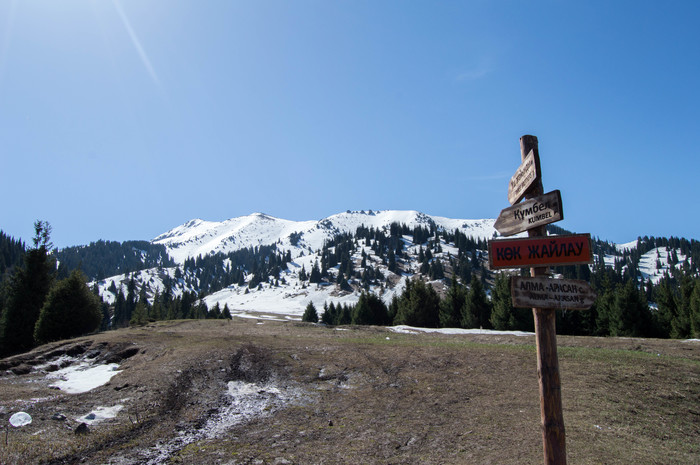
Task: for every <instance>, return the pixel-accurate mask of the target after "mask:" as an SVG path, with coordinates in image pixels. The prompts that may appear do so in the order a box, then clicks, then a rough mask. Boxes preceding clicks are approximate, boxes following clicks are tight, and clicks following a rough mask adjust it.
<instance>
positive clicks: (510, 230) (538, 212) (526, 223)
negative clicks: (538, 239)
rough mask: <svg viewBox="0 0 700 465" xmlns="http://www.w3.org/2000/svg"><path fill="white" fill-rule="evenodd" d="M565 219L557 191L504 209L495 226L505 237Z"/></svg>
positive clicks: (559, 194)
mask: <svg viewBox="0 0 700 465" xmlns="http://www.w3.org/2000/svg"><path fill="white" fill-rule="evenodd" d="M563 219H564V211H563V210H562V205H561V193H560V192H559V191H558V190H556V191H552V192H548V193H546V194H544V195H539V196H537V197H533V198H530V199H527V200H525V201H523V202H521V203H518V204H515V205H513V206H512V207H508V208H504V209H503V210H501V214H500V215H498V219H497V220H496V223H495V224H494V225H493V227H494V228H496V230H497V231H498V232H499V233H501V234H503V235H504V236H512V235H513V234H517V233H519V232H523V231H527V230H528V229H532V228H536V227H537V226H544V225H545V224H550V223H554V222H556V221H561V220H563Z"/></svg>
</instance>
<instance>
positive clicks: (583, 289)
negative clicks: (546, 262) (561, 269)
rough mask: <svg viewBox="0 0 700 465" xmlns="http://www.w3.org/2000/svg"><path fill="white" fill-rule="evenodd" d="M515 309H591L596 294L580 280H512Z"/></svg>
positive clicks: (536, 278) (539, 277) (527, 278)
mask: <svg viewBox="0 0 700 465" xmlns="http://www.w3.org/2000/svg"><path fill="white" fill-rule="evenodd" d="M510 291H511V297H512V300H513V307H521V308H527V307H542V308H553V309H557V310H586V309H589V308H591V306H592V305H593V302H595V299H596V293H595V291H594V290H593V288H591V286H590V285H589V284H588V283H587V282H586V281H582V280H580V279H554V278H548V277H546V276H538V277H534V278H530V277H521V276H513V277H512V278H511V286H510Z"/></svg>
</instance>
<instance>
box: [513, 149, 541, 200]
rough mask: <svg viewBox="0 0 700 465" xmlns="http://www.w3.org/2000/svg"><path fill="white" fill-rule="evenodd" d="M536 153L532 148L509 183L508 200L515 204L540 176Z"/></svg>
mask: <svg viewBox="0 0 700 465" xmlns="http://www.w3.org/2000/svg"><path fill="white" fill-rule="evenodd" d="M539 175H540V174H539V173H538V172H537V163H536V161H535V153H534V152H533V151H532V150H530V152H528V154H527V156H526V157H525V159H524V160H523V162H522V163H521V164H520V166H519V167H518V169H517V170H516V171H515V174H514V175H513V177H512V178H510V182H509V183H508V202H509V203H510V204H511V205H513V204H516V203H518V202H520V200H521V199H522V198H523V197H524V196H525V194H526V193H527V190H528V189H529V188H530V186H532V184H534V182H535V181H536V180H537V178H538V177H539Z"/></svg>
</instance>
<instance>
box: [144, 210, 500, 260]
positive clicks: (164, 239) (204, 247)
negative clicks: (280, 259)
mask: <svg viewBox="0 0 700 465" xmlns="http://www.w3.org/2000/svg"><path fill="white" fill-rule="evenodd" d="M494 222H495V220H492V219H483V220H461V219H451V218H443V217H438V216H430V215H426V214H424V213H421V212H417V211H413V210H407V211H402V210H385V211H377V212H374V211H371V210H368V211H367V212H365V211H360V212H350V211H348V212H345V213H339V214H336V215H332V216H329V217H327V218H324V219H322V220H320V221H291V220H284V219H280V218H274V217H272V216H268V215H265V214H263V213H254V214H252V215H248V216H241V217H238V218H232V219H229V220H226V221H222V222H212V221H204V220H200V219H195V220H191V221H188V222H187V223H185V224H183V225H181V226H178V227H176V228H173V229H171V230H170V231H168V232H166V233H164V234H161V235H160V236H158V237H156V238H155V239H153V241H152V242H153V243H155V244H163V245H164V246H166V247H167V249H168V253H169V255H170V256H171V257H172V258H173V260H175V262H176V263H180V264H181V263H183V262H184V261H185V259H187V258H190V257H197V256H198V255H202V256H204V255H209V254H214V253H217V252H222V253H228V252H231V251H235V250H239V249H242V248H247V247H255V246H260V245H272V244H278V248H279V249H280V250H291V251H292V255H293V256H298V254H299V253H300V251H301V250H302V249H305V250H310V251H316V250H319V249H321V247H323V244H324V243H325V242H326V241H328V240H330V239H332V238H333V237H334V236H335V235H337V234H339V233H354V232H355V231H356V230H357V228H358V227H359V226H365V227H367V228H375V229H382V230H385V229H388V228H389V226H390V225H391V224H392V223H399V224H405V225H407V226H408V227H410V228H414V227H416V226H423V227H426V228H427V227H429V226H430V224H431V223H432V224H435V225H436V226H437V227H438V228H444V229H447V230H450V231H453V230H455V229H460V230H461V231H462V232H464V233H465V234H466V235H467V236H469V237H473V238H475V239H490V238H492V237H493V236H494V234H496V230H495V229H494V227H493V224H494ZM293 235H295V236H296V237H297V240H296V241H295V240H293ZM293 242H294V243H296V244H297V245H296V246H295V245H294V244H293ZM295 252H296V254H295Z"/></svg>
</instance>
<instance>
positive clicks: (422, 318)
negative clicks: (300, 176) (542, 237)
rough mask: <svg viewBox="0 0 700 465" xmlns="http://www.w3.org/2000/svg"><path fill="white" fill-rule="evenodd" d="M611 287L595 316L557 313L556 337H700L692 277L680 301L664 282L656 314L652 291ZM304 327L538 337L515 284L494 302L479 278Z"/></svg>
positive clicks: (335, 309)
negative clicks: (515, 301) (517, 302)
mask: <svg viewBox="0 0 700 465" xmlns="http://www.w3.org/2000/svg"><path fill="white" fill-rule="evenodd" d="M603 279H604V285H603V289H602V290H601V291H598V292H599V295H598V299H597V300H596V302H595V304H594V305H593V307H592V308H591V309H589V310H584V311H581V310H565V311H559V310H558V311H557V333H558V334H570V335H588V336H627V337H663V338H668V337H672V338H688V337H695V338H697V337H700V279H697V278H696V279H692V278H690V277H686V278H684V279H683V281H682V284H681V287H680V289H679V292H677V293H674V291H673V289H672V288H671V286H670V285H669V282H668V280H663V281H662V282H661V283H660V285H659V286H658V289H657V290H655V292H657V293H658V308H657V310H655V311H652V310H651V309H650V307H649V304H648V302H647V299H646V297H645V291H644V290H640V289H638V288H637V286H636V285H635V283H634V281H633V280H631V279H630V280H627V281H621V282H620V283H618V284H616V285H611V284H610V282H609V280H607V278H605V277H604V278H603ZM302 319H303V320H304V321H312V322H319V321H320V322H321V323H324V324H328V325H345V324H369V325H388V324H393V325H408V326H418V327H427V328H484V329H496V330H518V331H534V326H533V316H532V310H531V309H529V308H528V309H522V308H514V307H513V305H512V300H511V291H510V278H509V276H508V275H506V274H504V273H499V274H497V275H496V278H495V282H494V285H493V287H492V288H491V292H490V295H488V294H487V292H486V290H485V288H484V286H483V285H482V280H481V279H479V277H477V275H476V274H474V275H472V278H471V281H470V284H469V286H464V285H462V284H460V283H459V282H458V280H456V279H452V280H451V284H450V287H449V289H448V290H447V292H446V293H445V296H444V297H442V298H441V297H440V296H439V294H438V293H437V292H436V291H435V290H434V288H433V287H432V286H430V285H428V284H426V283H424V282H423V281H422V280H420V279H413V280H408V281H407V284H406V287H405V289H404V291H403V292H402V293H401V295H400V296H398V297H397V296H394V298H393V299H392V301H391V303H390V304H389V305H388V306H387V305H386V304H384V302H383V301H382V300H381V299H380V298H379V297H377V296H376V295H374V294H369V293H366V292H363V293H362V295H361V296H360V300H359V301H358V303H357V304H356V305H347V304H342V305H335V304H333V303H332V302H331V303H330V304H328V303H326V304H325V305H324V309H323V313H322V314H321V316H320V317H319V316H318V314H317V311H316V309H315V307H314V306H313V303H310V304H309V305H308V306H307V308H306V311H305V313H304V316H303V317H302Z"/></svg>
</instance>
